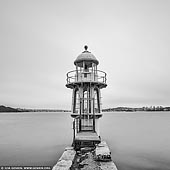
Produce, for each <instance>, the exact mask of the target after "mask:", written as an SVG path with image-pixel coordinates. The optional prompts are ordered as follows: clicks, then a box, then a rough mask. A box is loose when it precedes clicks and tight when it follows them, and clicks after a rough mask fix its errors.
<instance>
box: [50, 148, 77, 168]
mask: <svg viewBox="0 0 170 170" xmlns="http://www.w3.org/2000/svg"><path fill="white" fill-rule="evenodd" d="M75 155H76V151H75V150H74V149H73V147H67V148H65V151H64V152H63V154H62V156H61V157H60V159H59V160H58V162H57V164H56V165H55V166H54V167H53V169H52V170H70V168H71V166H72V164H73V161H74V158H75Z"/></svg>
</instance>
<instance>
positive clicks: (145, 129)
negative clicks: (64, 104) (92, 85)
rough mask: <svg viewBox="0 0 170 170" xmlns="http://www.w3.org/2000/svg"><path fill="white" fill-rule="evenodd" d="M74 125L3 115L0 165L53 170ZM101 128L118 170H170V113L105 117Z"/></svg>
mask: <svg viewBox="0 0 170 170" xmlns="http://www.w3.org/2000/svg"><path fill="white" fill-rule="evenodd" d="M71 122H72V119H71V118H70V115H69V113H24V114H23V113H10V114H7V113H5V114H0V165H1V166H2V165H4V166H5V165H8V166H9V165H10V166H16V165H17V166H22V165H23V166H28V165H30V166H36V165H37V166H53V165H54V164H55V163H56V162H57V160H58V158H59V157H60V156H61V154H62V152H63V150H64V148H65V147H66V146H68V145H70V144H71V142H72V129H71V126H72V124H71ZM100 129H101V137H102V138H103V139H104V140H106V141H107V143H108V145H109V147H110V149H111V151H112V158H113V160H114V162H115V163H116V165H117V167H118V169H119V170H170V112H154V113H152V112H149V113H144V112H135V113H120V112H119V113H105V114H104V116H103V117H102V119H101V122H100Z"/></svg>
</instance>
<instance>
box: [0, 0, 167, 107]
mask: <svg viewBox="0 0 170 170" xmlns="http://www.w3.org/2000/svg"><path fill="white" fill-rule="evenodd" d="M85 44H87V45H88V46H89V51H91V52H92V53H93V54H94V55H95V56H96V58H97V59H98V60H99V67H98V68H99V69H100V70H103V71H105V72H106V73H107V79H108V81H107V83H108V86H107V88H105V89H102V103H103V108H107V107H117V106H133V107H135V106H150V105H162V106H168V105H170V1H169V0H121V1H120V0H110V1H107V0H103V1H102V0H84V1H83V0H0V104H3V105H8V106H13V107H22V108H58V109H59V108H62V109H70V108H71V99H72V90H71V89H67V88H66V87H65V84H66V73H67V72H68V71H70V70H74V69H75V67H74V63H73V62H74V60H75V59H76V57H77V56H78V55H79V54H80V53H81V52H82V51H83V50H84V49H83V47H84V45H85Z"/></svg>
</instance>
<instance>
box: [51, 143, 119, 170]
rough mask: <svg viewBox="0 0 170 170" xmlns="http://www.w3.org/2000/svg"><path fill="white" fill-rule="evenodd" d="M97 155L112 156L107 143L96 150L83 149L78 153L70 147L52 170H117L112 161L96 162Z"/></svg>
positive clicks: (101, 144)
mask: <svg viewBox="0 0 170 170" xmlns="http://www.w3.org/2000/svg"><path fill="white" fill-rule="evenodd" d="M96 154H97V155H101V156H102V155H103V154H104V155H108V154H109V155H110V156H111V153H110V150H109V147H108V146H107V144H106V142H101V143H100V144H99V145H98V146H96V149H93V150H90V151H88V150H87V151H86V152H84V149H83V148H82V149H81V150H80V151H78V152H76V151H75V150H74V149H73V148H72V147H68V148H66V149H65V151H64V153H63V154H62V156H61V157H60V159H59V160H58V162H57V164H56V165H55V166H54V167H53V169H52V170H117V167H116V165H115V164H114V162H113V161H112V160H111V159H107V160H105V159H103V160H100V159H99V160H96Z"/></svg>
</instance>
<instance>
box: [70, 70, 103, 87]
mask: <svg viewBox="0 0 170 170" xmlns="http://www.w3.org/2000/svg"><path fill="white" fill-rule="evenodd" d="M76 82H100V83H106V73H105V72H104V71H101V70H96V71H94V72H88V71H87V72H86V71H84V72H82V71H80V70H73V71H69V72H68V73H67V84H70V83H76Z"/></svg>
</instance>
